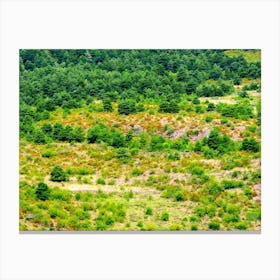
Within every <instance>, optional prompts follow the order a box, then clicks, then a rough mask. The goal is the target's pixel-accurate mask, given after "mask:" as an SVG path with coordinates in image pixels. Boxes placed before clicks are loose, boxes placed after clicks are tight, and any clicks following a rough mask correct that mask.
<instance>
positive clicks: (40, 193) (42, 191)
mask: <svg viewBox="0 0 280 280" xmlns="http://www.w3.org/2000/svg"><path fill="white" fill-rule="evenodd" d="M50 193H51V191H50V189H49V187H48V185H47V184H45V183H42V182H40V183H39V184H38V186H37V188H36V191H35V195H36V197H37V198H38V199H40V200H47V199H48V198H49V196H50Z"/></svg>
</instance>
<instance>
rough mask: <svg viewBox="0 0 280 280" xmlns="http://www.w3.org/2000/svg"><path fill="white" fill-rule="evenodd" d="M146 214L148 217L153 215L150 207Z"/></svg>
mask: <svg viewBox="0 0 280 280" xmlns="http://www.w3.org/2000/svg"><path fill="white" fill-rule="evenodd" d="M145 214H146V215H153V209H152V208H150V207H148V208H147V209H146V211H145Z"/></svg>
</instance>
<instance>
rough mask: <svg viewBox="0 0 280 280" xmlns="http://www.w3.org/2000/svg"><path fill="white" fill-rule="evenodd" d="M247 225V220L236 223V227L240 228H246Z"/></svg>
mask: <svg viewBox="0 0 280 280" xmlns="http://www.w3.org/2000/svg"><path fill="white" fill-rule="evenodd" d="M247 227H248V225H247V223H246V222H239V223H236V225H235V228H236V229H239V230H246V229H247Z"/></svg>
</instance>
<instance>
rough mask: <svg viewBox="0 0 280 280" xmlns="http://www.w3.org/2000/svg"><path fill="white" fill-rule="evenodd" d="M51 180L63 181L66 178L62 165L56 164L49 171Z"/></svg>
mask: <svg viewBox="0 0 280 280" xmlns="http://www.w3.org/2000/svg"><path fill="white" fill-rule="evenodd" d="M50 179H51V181H53V182H65V181H67V180H68V176H67V174H66V172H64V170H63V168H62V166H60V165H57V166H55V167H54V168H53V170H52V172H51V178H50Z"/></svg>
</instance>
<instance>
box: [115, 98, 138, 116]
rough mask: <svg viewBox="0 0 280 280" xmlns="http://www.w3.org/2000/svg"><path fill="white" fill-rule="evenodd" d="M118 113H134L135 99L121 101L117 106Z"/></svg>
mask: <svg viewBox="0 0 280 280" xmlns="http://www.w3.org/2000/svg"><path fill="white" fill-rule="evenodd" d="M118 113H119V114H121V115H129V114H132V113H136V106H135V101H134V100H132V99H128V100H125V101H122V102H121V103H120V104H119V106H118Z"/></svg>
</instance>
